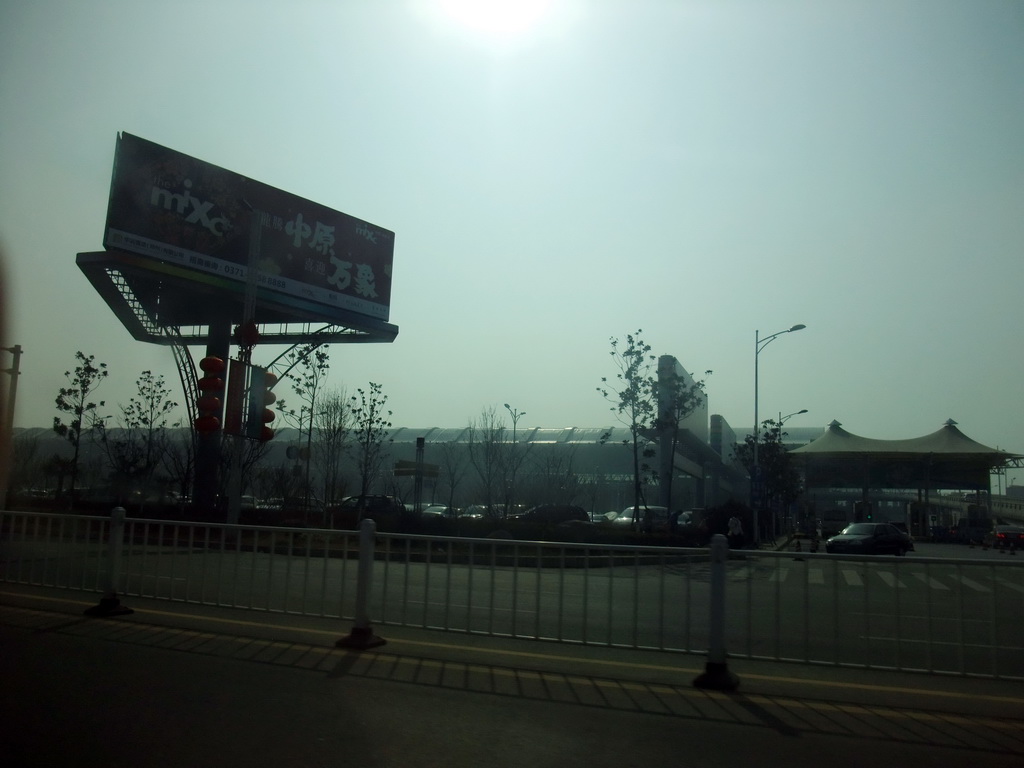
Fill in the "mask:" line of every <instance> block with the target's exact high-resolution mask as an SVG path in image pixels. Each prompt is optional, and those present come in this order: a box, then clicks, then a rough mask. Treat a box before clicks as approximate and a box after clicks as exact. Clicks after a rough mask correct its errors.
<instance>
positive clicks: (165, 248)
mask: <svg viewBox="0 0 1024 768" xmlns="http://www.w3.org/2000/svg"><path fill="white" fill-rule="evenodd" d="M252 216H257V217H258V219H259V227H260V228H259V232H260V242H259V248H258V250H257V258H256V259H255V273H256V277H255V281H256V285H257V286H258V287H259V288H260V290H261V291H270V292H272V293H275V294H282V295H283V296H285V297H294V298H297V299H301V300H303V302H305V303H309V302H312V303H313V304H314V305H320V306H323V307H325V308H329V309H330V310H332V311H333V312H334V313H336V312H337V311H338V310H342V311H345V312H354V313H357V314H359V315H363V316H366V317H368V318H372V319H374V320H378V321H386V320H388V317H389V314H390V307H391V266H392V260H393V256H394V245H395V234H394V232H391V231H389V230H386V229H383V228H381V227H378V226H376V225H374V224H370V223H368V222H366V221H362V220H360V219H356V218H354V217H352V216H349V215H348V214H345V213H341V212H339V211H335V210H332V209H330V208H327V207H325V206H323V205H320V204H318V203H314V202H312V201H310V200H306V199H304V198H301V197H298V196H296V195H292V194H289V193H287V192H283V191H281V190H279V189H276V188H274V187H271V186H269V185H267V184H263V183H261V182H258V181H254V180H253V179H248V178H246V177H245V176H242V175H240V174H237V173H234V172H232V171H228V170H225V169H223V168H219V167H217V166H215V165H211V164H209V163H205V162H203V161H201V160H197V159H195V158H193V157H189V156H188V155H184V154H181V153H180V152H175V151H173V150H170V149H167V148H165V147H162V146H160V145H159V144H154V143H152V142H150V141H146V140H145V139H140V138H138V137H136V136H132V135H130V134H127V133H122V134H121V135H120V136H119V137H118V141H117V149H116V152H115V155H114V172H113V179H112V181H111V185H110V201H109V204H108V206H107V221H106V230H105V232H104V235H103V247H104V248H107V249H113V250H117V251H127V252H129V253H133V254H137V255H139V256H143V257H145V258H146V259H153V260H155V261H159V262H164V263H168V264H174V265H177V266H179V267H182V268H184V269H186V270H189V271H191V272H194V273H200V275H205V276H210V277H213V276H216V277H217V278H221V279H226V280H229V281H236V282H238V283H240V284H242V285H245V284H246V282H247V280H248V279H249V261H250V234H249V233H250V223H251V221H252V219H251V217H252ZM328 314H331V313H328Z"/></svg>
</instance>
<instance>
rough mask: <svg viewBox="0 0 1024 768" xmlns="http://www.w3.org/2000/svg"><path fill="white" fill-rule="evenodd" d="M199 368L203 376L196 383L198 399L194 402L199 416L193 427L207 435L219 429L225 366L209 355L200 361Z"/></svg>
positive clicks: (218, 359) (221, 361)
mask: <svg viewBox="0 0 1024 768" xmlns="http://www.w3.org/2000/svg"><path fill="white" fill-rule="evenodd" d="M199 367H200V368H201V369H202V371H203V376H202V378H200V379H199V381H198V382H197V385H198V387H199V399H198V400H197V401H196V405H197V406H198V408H199V415H198V416H197V417H196V420H195V422H194V424H193V426H195V429H196V431H197V432H199V433H202V434H208V433H210V432H216V431H217V430H218V429H220V417H221V411H222V408H221V405H222V403H221V395H222V394H223V392H224V368H225V366H224V361H223V360H221V359H220V358H219V357H213V356H212V355H211V356H209V357H204V358H203V359H202V360H200V361H199Z"/></svg>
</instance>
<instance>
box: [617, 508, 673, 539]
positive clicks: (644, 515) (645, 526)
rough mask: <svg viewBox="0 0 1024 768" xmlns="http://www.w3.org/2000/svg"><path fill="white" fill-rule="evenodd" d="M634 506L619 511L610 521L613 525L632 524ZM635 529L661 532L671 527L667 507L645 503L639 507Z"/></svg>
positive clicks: (624, 526)
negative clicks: (645, 504)
mask: <svg viewBox="0 0 1024 768" xmlns="http://www.w3.org/2000/svg"><path fill="white" fill-rule="evenodd" d="M634 509H635V507H626V508H625V509H624V510H622V511H621V512H619V516H618V517H616V518H615V520H614V521H612V524H613V525H618V526H621V527H623V528H627V527H629V526H632V525H633V510H634ZM637 522H638V525H637V530H640V531H643V532H644V533H663V532H665V531H668V530H670V529H671V527H672V516H671V515H670V514H669V511H668V507H658V506H653V505H647V506H643V507H640V514H639V515H638V516H637Z"/></svg>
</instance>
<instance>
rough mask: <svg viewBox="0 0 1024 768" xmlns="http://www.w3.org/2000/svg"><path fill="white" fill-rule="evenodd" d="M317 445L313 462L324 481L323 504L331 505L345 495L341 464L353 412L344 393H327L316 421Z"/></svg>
mask: <svg viewBox="0 0 1024 768" xmlns="http://www.w3.org/2000/svg"><path fill="white" fill-rule="evenodd" d="M313 424H314V429H315V433H316V438H317V439H316V443H315V444H314V446H313V451H312V455H311V457H310V460H311V461H313V462H314V463H315V464H316V466H317V469H318V470H319V473H320V477H321V478H322V480H323V501H324V504H331V503H333V502H335V501H338V500H340V499H341V498H342V497H343V496H344V495H345V485H346V484H345V480H344V474H343V472H342V461H343V459H344V457H345V454H346V452H347V451H348V449H349V443H350V442H351V440H352V427H353V420H352V412H351V403H350V400H349V397H348V394H347V393H346V392H345V390H344V389H335V390H331V391H328V392H326V393H324V395H323V396H322V397H321V398H320V405H319V407H318V408H317V410H316V412H315V415H314V418H313Z"/></svg>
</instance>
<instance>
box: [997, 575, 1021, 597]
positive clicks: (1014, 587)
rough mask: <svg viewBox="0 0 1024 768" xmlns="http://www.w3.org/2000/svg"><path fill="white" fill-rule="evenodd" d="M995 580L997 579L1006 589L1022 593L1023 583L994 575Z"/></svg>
mask: <svg viewBox="0 0 1024 768" xmlns="http://www.w3.org/2000/svg"><path fill="white" fill-rule="evenodd" d="M996 581H998V582H999V583H1000V584H1002V585H1003V586H1004V587H1006V588H1007V589H1012V590H1013V591H1014V592H1020V593H1021V594H1022V595H1024V585H1021V584H1015V583H1014V582H1012V581H1007V580H1006V579H1001V578H999V577H998V576H996Z"/></svg>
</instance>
